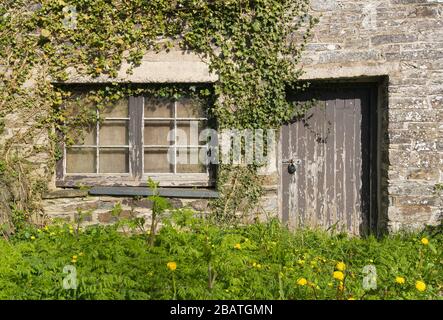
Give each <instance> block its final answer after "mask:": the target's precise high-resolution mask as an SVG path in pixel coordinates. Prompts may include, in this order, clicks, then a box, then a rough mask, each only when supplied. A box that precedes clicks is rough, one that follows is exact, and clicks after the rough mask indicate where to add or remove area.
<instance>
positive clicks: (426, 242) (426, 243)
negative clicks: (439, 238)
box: [421, 238, 429, 246]
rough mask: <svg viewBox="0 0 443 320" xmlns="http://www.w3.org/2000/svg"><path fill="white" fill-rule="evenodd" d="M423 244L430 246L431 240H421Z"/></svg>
mask: <svg viewBox="0 0 443 320" xmlns="http://www.w3.org/2000/svg"><path fill="white" fill-rule="evenodd" d="M421 243H422V244H424V245H425V246H427V245H428V244H429V240H428V239H427V238H423V239H421Z"/></svg>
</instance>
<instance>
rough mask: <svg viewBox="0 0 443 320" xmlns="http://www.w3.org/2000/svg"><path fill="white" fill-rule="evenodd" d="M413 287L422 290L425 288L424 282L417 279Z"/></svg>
mask: <svg viewBox="0 0 443 320" xmlns="http://www.w3.org/2000/svg"><path fill="white" fill-rule="evenodd" d="M415 288H416V289H417V290H418V291H420V292H423V291H425V290H426V283H424V282H423V281H420V280H417V281H416V282H415Z"/></svg>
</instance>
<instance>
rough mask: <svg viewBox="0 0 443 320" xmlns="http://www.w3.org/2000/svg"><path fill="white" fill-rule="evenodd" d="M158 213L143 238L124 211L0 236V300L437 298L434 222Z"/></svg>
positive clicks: (442, 262) (442, 255)
mask: <svg viewBox="0 0 443 320" xmlns="http://www.w3.org/2000/svg"><path fill="white" fill-rule="evenodd" d="M163 222H164V224H165V225H164V227H163V228H162V229H161V231H160V233H159V234H158V235H157V237H156V239H155V243H154V246H152V247H150V246H148V244H147V242H146V234H138V235H129V233H124V232H121V231H122V230H129V229H128V228H129V227H130V226H131V223H130V221H125V220H120V221H119V223H117V224H116V225H113V226H107V227H105V226H91V227H87V228H77V226H76V225H69V224H59V225H52V226H49V227H45V228H41V229H35V228H31V229H27V230H23V231H22V232H20V233H18V234H16V235H15V236H14V237H12V238H11V239H10V240H9V241H7V240H0V299H173V298H176V299H340V300H349V299H442V293H443V252H442V248H443V229H442V228H441V227H439V228H436V229H434V230H431V229H430V230H427V231H424V232H422V233H408V234H407V233H405V234H397V235H392V236H388V237H386V238H383V239H380V240H377V239H375V238H373V237H369V238H367V239H358V238H351V237H348V236H346V235H345V234H327V233H324V232H320V231H312V230H311V231H310V230H298V231H296V232H294V233H293V232H290V231H288V230H287V229H286V228H284V227H282V226H281V225H280V224H279V223H278V222H277V221H271V222H269V223H267V224H260V223H256V224H252V225H248V226H243V227H240V226H237V227H222V226H220V225H214V224H211V223H209V222H208V221H207V220H203V219H201V218H196V217H195V215H194V212H192V211H189V210H187V209H181V210H178V211H175V212H174V213H173V214H172V215H171V216H170V217H169V219H167V220H164V221H163ZM132 227H134V228H135V226H134V225H133V226H132ZM118 230H120V231H118ZM67 266H68V267H67ZM69 266H71V267H69ZM73 267H75V269H73ZM64 268H65V269H64ZM63 270H65V273H64V271H63ZM73 270H74V271H75V272H76V280H77V287H76V289H73V288H72V287H69V285H72V284H73V282H72V276H73V273H72V272H73ZM375 273H376V282H374V281H373V280H371V279H372V278H371V277H372V276H375ZM69 279H70V280H69ZM365 283H366V285H365ZM63 284H65V285H67V286H68V288H71V289H65V288H64V287H63ZM365 288H366V289H365Z"/></svg>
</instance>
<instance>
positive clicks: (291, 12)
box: [0, 0, 316, 234]
mask: <svg viewBox="0 0 443 320" xmlns="http://www.w3.org/2000/svg"><path fill="white" fill-rule="evenodd" d="M308 11H309V0H213V1H204V0H191V1H189V0H176V1H170V0H152V1H141V0H112V1H105V0H57V1H53V0H43V1H40V0H39V1H37V0H4V1H2V2H1V4H0V46H1V48H2V50H1V51H0V130H1V139H0V159H2V160H1V163H0V191H1V192H0V212H1V215H0V224H1V225H2V230H4V232H3V233H5V234H9V233H11V232H14V230H15V229H16V226H15V225H14V221H13V218H12V215H13V211H14V210H15V209H14V208H16V209H17V210H18V212H20V215H21V216H25V217H28V218H31V217H33V218H34V219H33V220H35V219H36V218H41V217H40V215H39V214H40V213H41V208H40V207H39V205H38V202H39V200H40V197H41V194H42V192H45V190H46V188H47V181H49V180H50V179H51V176H52V174H53V168H54V161H55V160H56V159H57V158H59V157H60V156H61V154H62V153H61V150H59V148H58V142H59V141H60V139H63V137H62V136H61V135H59V134H58V130H60V131H61V132H62V133H64V134H65V135H64V136H65V138H66V137H67V139H68V141H69V136H70V135H69V134H67V133H68V132H75V131H77V130H78V129H79V127H84V126H88V125H89V124H90V123H91V122H94V121H97V119H96V115H95V113H94V112H91V108H82V109H81V110H82V112H79V113H78V114H76V115H75V117H72V115H70V117H68V116H69V115H68V114H66V113H64V112H63V108H61V106H63V105H64V104H65V103H66V102H67V101H69V100H70V97H71V95H70V93H69V92H64V91H61V90H60V88H59V87H58V86H55V85H54V83H55V82H56V83H63V82H64V81H66V80H68V79H69V77H70V76H71V79H72V76H73V74H74V75H75V76H76V77H79V78H82V77H83V78H85V77H92V78H96V77H99V76H101V77H105V79H108V80H104V81H109V84H108V85H107V86H106V87H104V88H100V89H97V90H96V91H94V92H93V93H91V95H90V99H91V101H92V102H93V103H94V104H95V105H98V106H100V105H102V104H104V103H106V101H107V100H109V99H111V100H112V99H114V98H115V99H117V98H118V97H121V96H124V95H125V94H127V93H128V91H127V90H126V89H121V88H120V85H119V84H117V83H115V81H114V80H115V78H116V77H117V75H118V72H119V70H120V67H121V66H122V64H123V63H128V64H129V66H130V67H129V69H128V73H131V72H132V70H133V68H134V67H136V66H137V65H138V64H139V63H140V62H141V59H142V57H143V55H144V54H145V53H146V52H147V51H151V52H152V51H155V52H159V51H169V50H171V49H173V48H179V49H182V50H188V51H192V52H195V53H197V54H199V55H200V56H201V57H202V58H206V59H207V60H208V62H209V66H210V68H211V70H212V71H213V72H214V73H216V74H217V75H218V77H219V81H218V82H217V83H215V84H214V92H213V96H214V98H215V99H214V101H215V103H214V105H213V113H214V115H215V117H216V118H217V122H218V125H219V126H220V128H262V129H266V128H273V127H277V126H278V125H280V124H281V123H282V122H283V121H285V120H288V119H290V118H291V117H292V116H294V115H295V114H300V113H302V112H303V108H298V107H297V106H294V105H292V104H290V103H288V101H287V100H286V89H287V88H288V87H294V88H295V89H300V88H301V87H303V86H302V85H297V79H298V78H299V76H300V75H301V73H302V71H301V69H300V67H299V65H298V63H299V61H300V57H301V53H302V51H303V49H304V46H305V44H306V41H307V39H308V38H309V36H310V33H311V29H312V26H313V25H314V23H315V22H316V20H315V19H314V18H313V17H312V16H311V15H309V13H308ZM102 81H103V80H102ZM109 91H112V94H111V95H110V92H109ZM43 159H46V160H43ZM249 169H255V167H254V166H253V167H251V168H249ZM241 171H242V170H239V171H238V172H241ZM219 176H220V179H221V180H223V181H226V185H222V186H221V187H220V191H221V192H222V193H223V194H225V195H226V194H228V193H229V190H230V188H229V184H230V182H231V181H228V179H227V178H229V177H233V179H235V177H236V176H237V174H235V175H230V174H229V173H227V174H226V175H223V172H222V171H220V172H219ZM248 176H250V175H247V176H246V177H248ZM251 179H252V180H253V179H254V177H252V178H251ZM240 180H241V181H246V180H248V179H240ZM240 180H239V181H240ZM252 180H248V183H246V184H244V186H243V187H241V188H240V190H242V189H247V186H253V184H252V183H251V182H252ZM226 186H228V187H226ZM255 188H256V186H253V189H255ZM230 194H232V196H236V195H239V194H240V193H239V192H237V191H236V192H234V193H230ZM249 194H251V195H252V196H251V199H249V201H250V202H252V201H254V200H256V199H257V197H256V194H257V192H256V191H255V190H252V191H251V192H249V190H247V191H246V192H244V193H242V194H241V197H243V198H245V199H247V198H248V195H249ZM225 198H226V197H225ZM226 199H227V198H226ZM228 201H229V202H230V206H228V207H229V208H231V209H232V210H233V212H235V211H236V210H237V209H238V207H233V204H237V203H238V201H237V200H232V201H231V200H228ZM250 207H253V205H250ZM221 208H226V206H225V205H224V204H220V205H217V206H216V207H215V208H214V210H219V211H220V210H222V211H223V209H221ZM231 213H232V212H231ZM231 215H232V214H231ZM28 220H29V219H28ZM37 220H38V219H37Z"/></svg>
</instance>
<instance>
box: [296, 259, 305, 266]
mask: <svg viewBox="0 0 443 320" xmlns="http://www.w3.org/2000/svg"><path fill="white" fill-rule="evenodd" d="M297 263H298V264H299V265H301V266H302V265H304V264H305V260H297Z"/></svg>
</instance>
